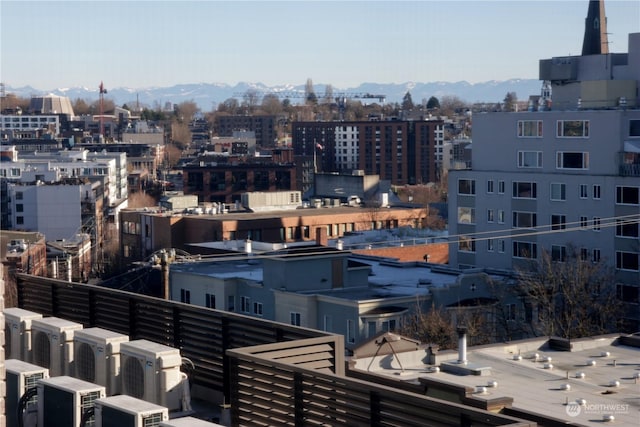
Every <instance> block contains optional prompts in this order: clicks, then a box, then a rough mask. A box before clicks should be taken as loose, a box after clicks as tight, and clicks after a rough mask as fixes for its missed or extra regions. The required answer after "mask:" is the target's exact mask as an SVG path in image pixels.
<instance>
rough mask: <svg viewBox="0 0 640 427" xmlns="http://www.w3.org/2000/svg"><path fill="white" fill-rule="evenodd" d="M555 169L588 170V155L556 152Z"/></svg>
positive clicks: (584, 153)
mask: <svg viewBox="0 0 640 427" xmlns="http://www.w3.org/2000/svg"><path fill="white" fill-rule="evenodd" d="M556 169H589V153H586V152H580V151H576V152H570V151H558V152H557V153H556Z"/></svg>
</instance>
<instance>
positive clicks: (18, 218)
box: [16, 216, 24, 225]
mask: <svg viewBox="0 0 640 427" xmlns="http://www.w3.org/2000/svg"><path fill="white" fill-rule="evenodd" d="M16 224H18V225H22V224H24V217H23V216H17V217H16Z"/></svg>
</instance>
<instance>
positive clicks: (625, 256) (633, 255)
mask: <svg viewBox="0 0 640 427" xmlns="http://www.w3.org/2000/svg"><path fill="white" fill-rule="evenodd" d="M639 255H640V254H638V253H637V252H623V251H616V268H617V269H618V270H631V271H638V260H639V259H640V257H639Z"/></svg>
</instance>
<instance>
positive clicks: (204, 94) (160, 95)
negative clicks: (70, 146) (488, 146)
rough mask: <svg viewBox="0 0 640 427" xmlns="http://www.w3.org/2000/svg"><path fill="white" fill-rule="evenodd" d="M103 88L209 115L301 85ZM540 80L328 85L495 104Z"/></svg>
mask: <svg viewBox="0 0 640 427" xmlns="http://www.w3.org/2000/svg"><path fill="white" fill-rule="evenodd" d="M105 87H106V88H107V94H106V95H105V97H106V98H107V99H111V100H113V101H114V102H115V103H116V105H122V104H125V103H126V104H127V105H129V106H130V107H133V106H135V105H136V103H139V105H140V106H141V107H149V108H155V107H163V106H164V105H165V104H166V103H172V104H179V103H181V102H184V101H193V102H195V103H196V104H197V105H198V106H199V107H200V109H201V110H202V111H205V112H206V111H211V110H212V109H215V108H216V106H217V105H218V104H219V103H221V102H224V101H225V100H227V99H229V98H234V97H235V98H238V99H239V100H241V99H242V95H243V94H245V93H246V92H247V91H248V90H255V91H257V92H258V93H259V94H265V93H288V94H290V93H300V94H304V89H305V87H304V85H281V86H267V85H264V84H262V83H245V82H241V83H238V84H236V85H229V84H224V83H192V84H177V85H174V86H170V87H147V88H138V89H132V88H124V87H115V88H110V87H108V86H107V83H106V82H105ZM540 87H541V82H540V81H539V80H535V79H511V80H504V81H496V80H492V81H487V82H482V83H468V82H466V81H460V82H432V83H419V82H406V83H362V84H360V85H359V86H357V87H351V88H344V89H343V88H337V87H333V94H334V95H335V96H338V95H339V94H341V93H347V94H365V93H366V94H372V95H384V96H386V102H387V103H389V102H398V103H399V102H402V98H403V97H404V95H405V94H406V93H407V91H409V92H410V93H411V98H412V100H413V102H414V104H419V103H421V102H422V101H423V100H424V101H425V102H426V100H428V99H429V98H430V97H431V96H435V97H436V98H438V99H440V98H442V97H443V96H456V97H458V98H460V99H461V100H463V101H465V102H469V103H473V102H501V101H502V100H503V99H504V97H505V95H506V94H507V93H508V92H515V93H516V95H517V97H518V99H519V100H526V99H528V98H529V95H537V94H539V93H540ZM325 88H326V86H325V85H324V84H319V85H318V84H316V85H314V90H315V93H316V95H317V96H318V97H321V96H322V95H323V94H324V93H325ZM5 90H6V92H7V93H13V94H15V95H17V96H20V97H24V98H29V97H31V96H34V95H36V96H37V95H47V94H55V95H61V96H66V97H68V98H70V99H71V100H72V101H73V100H75V99H78V98H80V99H84V100H86V101H88V102H93V101H95V100H96V99H98V96H99V88H98V85H96V87H95V88H86V87H74V88H58V89H49V90H43V89H36V88H33V87H31V86H24V87H11V86H9V85H7V86H6V87H5ZM301 101H302V98H296V99H293V98H292V99H291V102H292V103H293V104H297V103H299V102H301ZM362 101H363V102H366V103H370V102H378V101H377V99H362Z"/></svg>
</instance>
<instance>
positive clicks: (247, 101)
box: [242, 88, 260, 113]
mask: <svg viewBox="0 0 640 427" xmlns="http://www.w3.org/2000/svg"><path fill="white" fill-rule="evenodd" d="M259 100H260V94H259V93H258V91H257V90H255V89H253V88H252V89H247V91H246V92H245V93H244V95H242V106H243V107H245V108H247V109H248V110H249V113H252V112H253V111H254V110H255V108H256V107H257V106H258V102H259Z"/></svg>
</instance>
